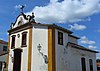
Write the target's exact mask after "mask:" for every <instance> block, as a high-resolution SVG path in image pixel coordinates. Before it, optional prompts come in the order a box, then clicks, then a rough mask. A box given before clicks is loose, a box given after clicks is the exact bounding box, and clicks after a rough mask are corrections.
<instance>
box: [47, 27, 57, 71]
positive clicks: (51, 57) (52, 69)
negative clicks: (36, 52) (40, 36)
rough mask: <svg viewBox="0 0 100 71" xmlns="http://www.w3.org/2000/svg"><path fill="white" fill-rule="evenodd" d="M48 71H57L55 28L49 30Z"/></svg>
mask: <svg viewBox="0 0 100 71" xmlns="http://www.w3.org/2000/svg"><path fill="white" fill-rule="evenodd" d="M48 71H56V59H55V28H53V27H49V28H48Z"/></svg>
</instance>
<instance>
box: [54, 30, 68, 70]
mask: <svg viewBox="0 0 100 71" xmlns="http://www.w3.org/2000/svg"><path fill="white" fill-rule="evenodd" d="M58 31H60V30H57V29H56V30H55V50H56V51H55V52H56V71H67V56H68V55H67V52H68V48H67V42H68V34H67V33H65V32H63V31H60V32H62V33H63V45H59V44H58Z"/></svg>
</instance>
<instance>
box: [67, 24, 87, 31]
mask: <svg viewBox="0 0 100 71" xmlns="http://www.w3.org/2000/svg"><path fill="white" fill-rule="evenodd" d="M69 27H70V30H84V29H86V28H87V27H86V26H85V25H79V24H76V23H75V24H73V25H69Z"/></svg>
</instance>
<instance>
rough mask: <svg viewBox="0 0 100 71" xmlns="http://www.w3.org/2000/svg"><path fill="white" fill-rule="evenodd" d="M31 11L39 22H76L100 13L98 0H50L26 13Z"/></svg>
mask: <svg viewBox="0 0 100 71" xmlns="http://www.w3.org/2000/svg"><path fill="white" fill-rule="evenodd" d="M17 7H18V6H16V8H17ZM31 12H34V13H35V19H36V21H37V22H41V23H66V22H76V21H83V19H84V18H85V19H86V17H89V16H91V15H93V14H96V13H100V4H99V0H63V1H61V2H58V0H50V3H49V4H48V5H47V6H36V7H35V8H34V9H33V10H32V11H30V12H27V14H31ZM89 20H90V19H89Z"/></svg>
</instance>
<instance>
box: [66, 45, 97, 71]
mask: <svg viewBox="0 0 100 71" xmlns="http://www.w3.org/2000/svg"><path fill="white" fill-rule="evenodd" d="M68 50H69V51H68V55H69V56H68V68H69V69H68V71H82V67H81V58H82V57H84V58H85V60H86V71H90V67H89V59H92V60H93V69H94V70H93V71H97V70H96V68H97V67H96V54H95V53H93V52H89V51H84V50H79V49H76V48H71V47H69V49H68Z"/></svg>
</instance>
